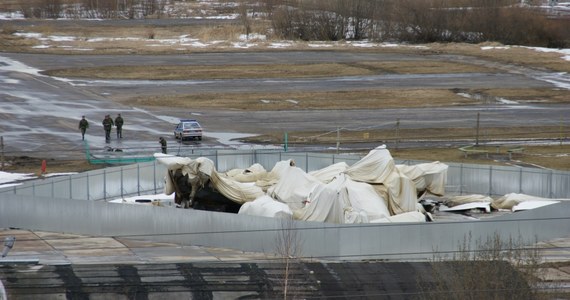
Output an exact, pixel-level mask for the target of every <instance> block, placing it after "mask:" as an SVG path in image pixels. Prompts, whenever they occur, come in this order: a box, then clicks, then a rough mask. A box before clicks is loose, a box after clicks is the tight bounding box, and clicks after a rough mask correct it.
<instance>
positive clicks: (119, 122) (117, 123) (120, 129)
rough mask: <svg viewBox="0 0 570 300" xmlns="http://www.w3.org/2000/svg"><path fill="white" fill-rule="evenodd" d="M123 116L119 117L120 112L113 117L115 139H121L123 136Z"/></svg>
mask: <svg viewBox="0 0 570 300" xmlns="http://www.w3.org/2000/svg"><path fill="white" fill-rule="evenodd" d="M123 123H124V121H123V117H121V114H119V115H117V117H116V118H115V126H117V139H122V138H123Z"/></svg>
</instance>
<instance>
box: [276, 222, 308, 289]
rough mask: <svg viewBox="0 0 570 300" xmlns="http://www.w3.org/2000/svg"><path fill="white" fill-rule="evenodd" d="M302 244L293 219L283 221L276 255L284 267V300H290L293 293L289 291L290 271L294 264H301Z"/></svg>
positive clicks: (282, 284)
mask: <svg viewBox="0 0 570 300" xmlns="http://www.w3.org/2000/svg"><path fill="white" fill-rule="evenodd" d="M302 244H303V243H302V241H301V239H300V237H299V236H298V231H297V228H296V227H295V221H294V220H293V218H288V219H283V220H282V222H281V230H280V231H279V232H278V235H277V237H276V240H275V253H277V254H278V255H279V256H280V257H281V259H282V263H283V265H284V270H283V280H282V283H281V286H282V289H283V299H288V297H290V296H291V291H290V290H289V287H290V284H289V280H290V269H291V265H292V264H293V263H295V262H299V257H300V256H301V249H302Z"/></svg>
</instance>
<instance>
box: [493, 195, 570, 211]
mask: <svg viewBox="0 0 570 300" xmlns="http://www.w3.org/2000/svg"><path fill="white" fill-rule="evenodd" d="M565 200H568V199H550V198H541V197H536V196H531V195H526V194H517V193H510V194H506V195H504V196H502V197H500V198H498V199H496V200H494V201H493V203H492V204H491V205H492V207H493V208H495V209H510V210H513V209H514V208H515V207H516V206H517V205H519V204H521V203H523V202H527V201H533V202H540V201H542V202H549V204H552V201H556V202H557V201H565ZM533 206H536V207H538V206H540V204H539V203H534V205H532V206H531V205H529V206H528V207H525V206H520V207H517V208H515V210H524V209H529V207H533Z"/></svg>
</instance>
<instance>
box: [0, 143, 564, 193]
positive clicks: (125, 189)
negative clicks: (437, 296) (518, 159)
mask: <svg viewBox="0 0 570 300" xmlns="http://www.w3.org/2000/svg"><path fill="white" fill-rule="evenodd" d="M194 154H195V155H196V156H195V157H191V158H193V159H196V158H197V157H200V156H202V157H206V158H209V159H211V160H212V161H214V163H215V164H216V169H217V170H218V171H226V170H229V169H233V168H248V167H250V166H251V165H253V164H254V163H259V164H261V165H262V166H263V167H264V168H265V169H266V170H267V171H271V170H272V169H273V167H274V166H275V164H276V163H277V162H279V161H284V160H287V159H293V160H294V161H295V163H296V164H297V166H298V167H299V168H301V169H303V170H305V171H307V172H310V171H314V170H318V169H322V168H324V167H327V166H329V165H331V164H334V163H338V162H341V161H344V162H346V163H347V164H348V165H352V164H354V163H356V162H357V161H359V160H360V159H361V156H359V155H349V154H342V155H337V154H327V153H305V152H282V151H280V150H251V151H250V150H240V151H230V150H224V151H213V150H204V151H201V152H200V153H199V154H198V152H197V151H196V152H195V153H194ZM396 163H397V164H408V165H416V164H420V163H425V161H416V160H405V161H396ZM447 164H448V166H449V169H448V177H447V186H446V193H447V194H483V195H490V196H502V195H505V194H507V193H524V194H528V195H534V196H538V197H546V198H570V189H569V188H568V186H570V172H564V171H553V170H543V169H537V168H518V167H507V166H486V165H474V164H458V163H447ZM165 175H166V166H164V165H162V164H160V163H157V162H156V161H153V162H146V163H139V164H134V165H127V166H119V167H113V168H106V169H100V170H93V171H89V172H83V173H80V174H73V175H68V176H62V177H54V178H45V179H42V180H31V181H26V182H23V183H22V184H21V185H18V186H12V187H8V188H3V189H1V190H0V194H16V195H28V196H34V195H35V196H51V197H55V198H71V199H79V200H99V199H110V198H117V197H124V196H126V195H135V194H141V193H148V192H149V191H152V192H153V193H159V192H162V189H163V188H164V176H165Z"/></svg>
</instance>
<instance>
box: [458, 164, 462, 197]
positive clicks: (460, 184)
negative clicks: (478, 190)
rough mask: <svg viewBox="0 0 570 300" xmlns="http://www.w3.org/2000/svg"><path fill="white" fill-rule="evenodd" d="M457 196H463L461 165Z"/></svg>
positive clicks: (460, 166) (460, 167)
mask: <svg viewBox="0 0 570 300" xmlns="http://www.w3.org/2000/svg"><path fill="white" fill-rule="evenodd" d="M459 195H463V164H461V165H459Z"/></svg>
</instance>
